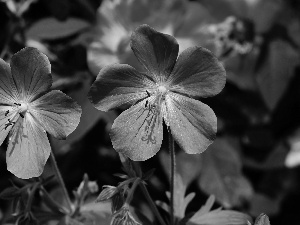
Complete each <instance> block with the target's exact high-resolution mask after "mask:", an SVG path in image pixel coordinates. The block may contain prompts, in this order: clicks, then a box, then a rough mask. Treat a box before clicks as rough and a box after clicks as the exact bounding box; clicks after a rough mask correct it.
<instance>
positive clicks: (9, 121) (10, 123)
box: [4, 119, 16, 130]
mask: <svg viewBox="0 0 300 225" xmlns="http://www.w3.org/2000/svg"><path fill="white" fill-rule="evenodd" d="M15 123H16V122H12V121H11V120H10V119H8V123H7V124H5V127H4V130H6V129H7V128H8V127H9V126H10V125H14V124H15Z"/></svg>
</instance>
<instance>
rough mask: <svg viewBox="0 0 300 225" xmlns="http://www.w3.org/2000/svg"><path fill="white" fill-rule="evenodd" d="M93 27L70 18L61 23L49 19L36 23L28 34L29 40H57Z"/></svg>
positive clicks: (82, 21)
mask: <svg viewBox="0 0 300 225" xmlns="http://www.w3.org/2000/svg"><path fill="white" fill-rule="evenodd" d="M90 26H91V25H90V24H89V23H88V22H86V21H84V20H81V19H77V18H69V19H67V20H65V21H59V20H57V19H55V18H52V17H48V18H45V19H41V20H39V21H38V22H36V23H34V24H33V25H32V26H31V27H29V29H28V30H27V32H26V37H27V39H45V40H55V39H58V38H65V37H69V36H71V35H73V34H76V33H78V32H81V31H83V30H84V29H87V28H89V27H90Z"/></svg>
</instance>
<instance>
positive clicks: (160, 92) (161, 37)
mask: <svg viewBox="0 0 300 225" xmlns="http://www.w3.org/2000/svg"><path fill="white" fill-rule="evenodd" d="M130 45H131V48H132V50H133V52H134V54H135V56H136V57H137V59H138V60H139V62H140V63H141V64H142V65H143V67H144V68H145V70H146V72H145V73H140V72H138V71H137V70H136V69H134V68H133V67H131V66H129V65H125V64H114V65H110V66H107V67H104V68H103V69H102V70H101V71H100V73H99V74H98V76H97V79H96V81H95V82H94V84H93V85H92V87H91V90H90V93H89V98H90V100H91V102H92V103H93V104H94V106H95V107H96V108H97V109H99V110H102V111H107V110H111V109H114V108H117V107H119V106H121V105H124V104H128V103H131V104H134V105H133V106H131V107H130V108H129V109H128V110H126V111H124V112H123V113H121V114H120V116H119V117H118V118H117V119H116V120H115V121H114V124H113V126H112V129H111V140H112V144H113V147H114V148H115V149H116V151H118V152H121V153H123V154H125V155H126V156H128V157H129V158H131V159H132V160H146V159H148V158H150V157H152V156H154V155H155V154H156V153H157V152H158V151H159V149H160V147H161V143H162V140H163V126H162V125H163V123H162V121H163V120H164V121H165V123H166V125H167V126H169V127H170V130H171V133H172V135H173V137H174V139H175V140H176V141H177V143H178V144H179V145H180V147H181V148H182V149H183V150H184V151H185V152H187V153H189V154H195V153H201V152H203V151H204V150H205V149H206V148H207V147H208V146H209V145H210V144H211V143H212V142H213V140H214V139H215V136H216V130H217V118H216V116H215V114H214V112H213V111H212V109H211V108H210V107H208V106H207V105H205V104H203V103H201V102H200V101H197V100H195V99H193V97H209V96H214V95H216V94H218V93H219V92H220V91H221V90H222V89H223V87H224V85H225V80H226V78H225V70H224V68H223V66H222V65H221V63H220V62H218V60H217V58H216V57H215V56H213V55H212V53H211V52H210V51H209V50H207V49H204V48H202V47H191V48H188V49H186V50H185V51H183V52H182V53H181V54H180V55H179V57H178V59H177V56H178V49H179V46H178V43H177V41H176V39H175V38H174V37H172V36H170V35H166V34H162V33H160V32H157V31H155V30H154V29H153V28H151V27H149V26H148V25H142V26H140V27H138V28H137V29H136V30H135V31H134V32H133V34H132V36H131V43H130ZM176 59H177V61H176Z"/></svg>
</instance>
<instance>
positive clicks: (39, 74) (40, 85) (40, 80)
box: [10, 47, 52, 102]
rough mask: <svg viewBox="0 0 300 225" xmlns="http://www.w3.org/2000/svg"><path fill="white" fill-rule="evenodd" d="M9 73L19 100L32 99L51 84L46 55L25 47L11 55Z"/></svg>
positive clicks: (49, 68)
mask: <svg viewBox="0 0 300 225" xmlns="http://www.w3.org/2000/svg"><path fill="white" fill-rule="evenodd" d="M10 66H11V73H12V77H13V79H14V82H15V84H16V86H17V90H18V92H19V97H18V98H19V100H25V101H26V102H30V101H33V100H35V99H37V98H38V97H39V96H41V95H42V94H44V93H45V92H47V91H48V90H49V89H50V87H51V85H52V77H51V65H50V62H49V60H48V58H47V56H46V55H44V54H43V53H41V52H40V51H38V50H37V49H35V48H31V47H27V48H23V49H22V50H21V51H19V52H17V53H16V54H14V55H13V57H12V58H11V62H10Z"/></svg>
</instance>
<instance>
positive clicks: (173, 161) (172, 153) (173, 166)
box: [168, 130, 176, 225]
mask: <svg viewBox="0 0 300 225" xmlns="http://www.w3.org/2000/svg"><path fill="white" fill-rule="evenodd" d="M168 133H169V152H170V158H171V167H170V170H171V177H170V194H171V196H170V224H171V225H173V224H174V186H175V185H174V184H175V170H176V158H175V149H174V139H173V136H172V134H171V131H170V130H169V132H168Z"/></svg>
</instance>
